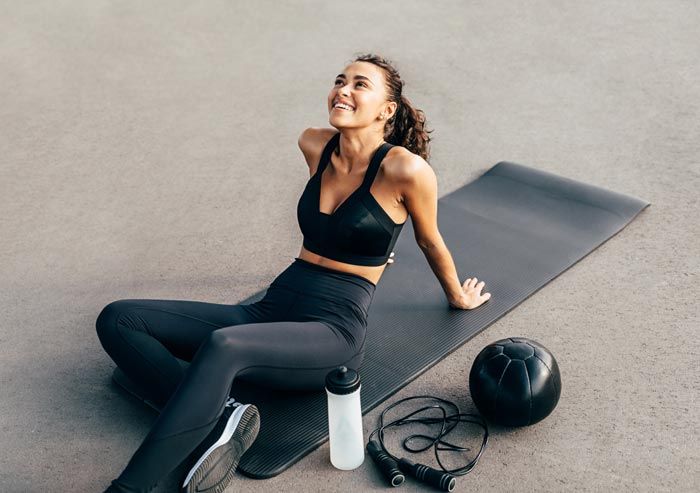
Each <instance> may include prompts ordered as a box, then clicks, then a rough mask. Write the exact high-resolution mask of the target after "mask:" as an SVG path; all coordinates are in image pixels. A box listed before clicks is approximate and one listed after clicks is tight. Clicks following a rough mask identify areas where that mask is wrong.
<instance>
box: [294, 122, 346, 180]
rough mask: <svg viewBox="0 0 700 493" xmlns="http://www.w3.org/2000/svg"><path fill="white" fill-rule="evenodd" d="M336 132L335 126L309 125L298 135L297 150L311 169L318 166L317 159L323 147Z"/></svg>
mask: <svg viewBox="0 0 700 493" xmlns="http://www.w3.org/2000/svg"><path fill="white" fill-rule="evenodd" d="M337 133H338V130H336V129H335V128H323V127H309V128H307V129H305V130H304V131H303V132H302V133H301V135H300V136H299V140H298V145H299V150H301V152H302V154H304V158H305V159H306V164H307V165H308V166H309V168H312V169H311V172H312V174H313V171H314V170H315V168H316V167H317V166H318V161H319V159H321V154H322V153H323V149H324V148H325V147H326V144H327V143H328V141H329V140H331V137H333V136H334V135H335V134H337Z"/></svg>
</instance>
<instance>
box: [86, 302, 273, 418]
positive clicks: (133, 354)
mask: <svg viewBox="0 0 700 493" xmlns="http://www.w3.org/2000/svg"><path fill="white" fill-rule="evenodd" d="M267 309H268V303H266V302H258V303H253V304H251V305H224V304H216V303H205V302H199V301H180V300H119V301H114V302H112V303H110V304H109V305H107V306H106V307H104V309H103V310H102V312H101V313H100V314H99V316H98V317H97V321H96V328H97V335H98V337H99V339H100V342H101V343H102V346H103V347H104V349H105V351H106V352H107V354H109V356H110V357H111V358H112V360H114V362H115V363H116V364H117V366H118V367H119V368H121V370H122V371H123V372H124V373H125V374H126V376H127V377H129V378H130V379H131V380H133V381H134V382H137V383H139V384H140V385H141V386H142V387H143V388H144V389H145V390H146V391H147V392H148V396H147V397H149V398H150V399H151V400H153V401H154V402H155V403H156V405H158V406H159V407H160V408H163V406H165V404H166V403H167V402H168V399H169V398H170V396H171V395H172V394H173V392H175V389H176V388H177V386H178V385H179V384H180V382H181V381H182V377H183V375H184V371H183V369H182V367H181V365H180V363H179V362H178V361H177V359H176V357H177V358H180V359H182V360H185V361H191V360H192V358H193V356H194V354H195V353H196V351H197V349H198V348H199V346H200V345H201V344H202V342H203V341H204V340H206V338H207V336H208V335H209V334H210V333H211V332H212V331H214V330H217V329H220V328H221V327H227V326H231V325H238V324H244V323H252V322H256V321H261V320H265V316H266V310H267Z"/></svg>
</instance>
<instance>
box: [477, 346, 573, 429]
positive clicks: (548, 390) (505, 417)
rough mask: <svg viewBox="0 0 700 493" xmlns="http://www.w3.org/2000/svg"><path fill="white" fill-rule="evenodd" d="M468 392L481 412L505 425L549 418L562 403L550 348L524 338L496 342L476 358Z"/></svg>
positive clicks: (555, 365) (556, 368)
mask: <svg viewBox="0 0 700 493" xmlns="http://www.w3.org/2000/svg"><path fill="white" fill-rule="evenodd" d="M469 390H470V391H471V394H472V399H473V400H474V404H476V407H477V408H478V409H479V412H480V413H481V414H482V415H483V416H484V417H485V418H486V419H487V420H489V421H491V422H493V423H498V424H500V425H504V426H526V425H531V424H534V423H537V422H538V421H540V420H542V419H544V418H546V417H547V416H548V415H549V413H551V412H552V410H554V408H555V407H556V405H557V402H559V395H560V394H561V377H560V376H559V367H558V366H557V361H556V360H555V359H554V356H552V353H550V352H549V351H548V350H547V348H545V347H544V346H542V345H541V344H539V343H538V342H535V341H533V340H530V339H526V338H524V337H510V338H508V339H502V340H500V341H496V342H493V343H491V344H489V345H488V346H486V347H485V348H484V349H482V350H481V352H480V353H479V354H478V355H477V357H476V359H475V360H474V364H473V365H472V369H471V371H470V372H469Z"/></svg>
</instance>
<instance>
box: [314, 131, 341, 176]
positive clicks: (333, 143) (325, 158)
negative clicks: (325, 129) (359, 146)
mask: <svg viewBox="0 0 700 493" xmlns="http://www.w3.org/2000/svg"><path fill="white" fill-rule="evenodd" d="M339 142H340V132H338V133H336V134H335V135H334V136H333V137H331V138H330V140H329V141H328V143H327V144H326V147H324V149H323V153H322V154H321V160H320V161H319V163H318V167H317V168H316V176H321V173H323V170H324V169H326V165H327V164H328V162H329V161H330V160H331V153H332V152H333V151H334V150H335V148H336V147H338V143H339Z"/></svg>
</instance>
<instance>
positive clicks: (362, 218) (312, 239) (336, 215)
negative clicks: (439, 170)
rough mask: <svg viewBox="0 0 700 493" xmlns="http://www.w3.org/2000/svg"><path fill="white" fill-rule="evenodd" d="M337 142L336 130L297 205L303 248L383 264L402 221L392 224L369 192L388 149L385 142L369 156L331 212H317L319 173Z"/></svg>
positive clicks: (354, 261)
mask: <svg viewBox="0 0 700 493" xmlns="http://www.w3.org/2000/svg"><path fill="white" fill-rule="evenodd" d="M339 142H340V133H336V134H335V135H334V136H333V137H331V139H330V140H329V141H328V143H327V144H326V147H325V149H324V150H323V154H322V155H321V161H320V162H319V165H318V169H317V170H316V173H314V175H313V176H312V177H311V178H310V179H309V181H308V182H307V184H306V188H304V192H303V193H302V194H301V198H300V199H299V203H298V205H297V220H298V221H299V227H300V228H301V232H302V234H303V235H304V248H306V249H307V250H309V251H311V252H313V253H316V254H317V255H321V256H323V257H326V258H329V259H332V260H337V261H339V262H345V263H348V264H357V265H371V266H377V265H384V264H386V263H387V261H388V260H389V255H390V254H391V251H392V249H393V248H394V244H395V243H396V240H397V239H398V237H399V233H400V232H401V228H403V225H404V224H405V221H404V222H403V223H401V224H396V223H395V222H394V221H393V220H392V219H391V217H389V215H388V214H387V213H386V212H385V211H384V209H383V208H382V207H381V206H380V205H379V203H378V202H377V201H376V200H375V198H374V196H373V195H372V194H371V193H370V192H369V189H370V187H371V186H372V182H373V181H374V177H375V176H376V175H377V171H379V165H380V164H381V162H382V159H384V156H385V155H386V153H387V152H389V149H391V148H392V147H394V146H393V145H392V144H389V143H388V142H385V143H384V144H382V145H381V146H380V147H379V148H378V149H377V150H376V151H375V152H374V155H373V156H372V160H371V161H370V164H369V167H368V168H367V171H366V172H365V177H364V179H363V181H362V185H360V187H359V188H358V189H357V190H355V191H354V192H353V193H352V194H350V196H349V197H348V198H347V199H345V201H343V203H342V204H340V205H339V206H338V207H337V208H336V210H335V211H333V213H332V214H325V213H323V212H320V210H319V209H320V201H321V176H322V174H323V170H324V169H326V165H327V164H328V163H329V162H330V158H331V153H332V152H333V150H334V149H335V148H336V147H337V145H338V143H339Z"/></svg>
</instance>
